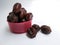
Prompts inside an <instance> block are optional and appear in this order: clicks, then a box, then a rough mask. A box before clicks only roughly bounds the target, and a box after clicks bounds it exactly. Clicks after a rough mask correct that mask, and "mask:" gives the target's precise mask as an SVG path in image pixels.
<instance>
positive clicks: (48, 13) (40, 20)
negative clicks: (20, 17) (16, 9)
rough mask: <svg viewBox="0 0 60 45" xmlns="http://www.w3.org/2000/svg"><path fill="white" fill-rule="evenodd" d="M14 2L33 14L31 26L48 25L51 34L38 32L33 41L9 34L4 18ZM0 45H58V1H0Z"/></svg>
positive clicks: (59, 1)
mask: <svg viewBox="0 0 60 45" xmlns="http://www.w3.org/2000/svg"><path fill="white" fill-rule="evenodd" d="M16 2H20V3H21V4H22V7H25V8H26V10H27V11H28V12H32V13H33V15H34V17H33V21H32V23H33V24H38V25H40V26H41V25H48V26H50V27H51V29H52V33H51V34H49V35H44V34H42V33H41V32H38V34H37V35H36V37H35V38H34V39H30V38H28V37H27V36H26V33H24V34H13V33H11V32H10V31H9V27H8V24H7V21H6V18H7V15H8V13H9V12H11V11H12V7H13V4H15V3H16ZM0 45H60V0H0Z"/></svg>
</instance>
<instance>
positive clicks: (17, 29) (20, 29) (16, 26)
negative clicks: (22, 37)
mask: <svg viewBox="0 0 60 45" xmlns="http://www.w3.org/2000/svg"><path fill="white" fill-rule="evenodd" d="M31 22H32V21H31V20H30V21H26V22H21V23H12V22H8V25H9V28H10V31H11V32H13V33H18V34H20V33H25V32H26V31H27V29H28V28H30V27H31Z"/></svg>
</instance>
